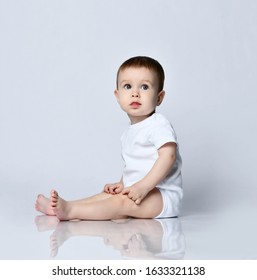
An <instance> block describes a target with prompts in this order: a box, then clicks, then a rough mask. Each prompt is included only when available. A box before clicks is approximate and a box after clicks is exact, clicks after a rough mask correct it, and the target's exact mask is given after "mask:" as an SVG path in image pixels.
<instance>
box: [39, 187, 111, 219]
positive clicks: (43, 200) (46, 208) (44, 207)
mask: <svg viewBox="0 0 257 280" xmlns="http://www.w3.org/2000/svg"><path fill="white" fill-rule="evenodd" d="M111 196H112V194H108V193H105V192H101V193H98V194H96V195H93V196H90V197H86V198H83V199H80V200H75V201H74V203H81V204H84V203H91V202H95V201H100V200H103V199H106V198H109V197H111ZM50 198H51V195H50ZM35 209H36V210H37V211H39V212H41V213H44V214H46V215H50V216H55V213H54V212H53V209H52V206H51V201H50V199H49V198H47V197H45V196H44V195H42V194H39V195H38V197H37V200H36V203H35Z"/></svg>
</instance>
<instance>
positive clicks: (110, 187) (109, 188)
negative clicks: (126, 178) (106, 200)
mask: <svg viewBox="0 0 257 280" xmlns="http://www.w3.org/2000/svg"><path fill="white" fill-rule="evenodd" d="M123 189H124V185H123V177H121V179H120V181H119V182H118V183H114V184H106V185H105V187H104V192H106V193H110V194H118V193H120V192H121V191H122V190H123Z"/></svg>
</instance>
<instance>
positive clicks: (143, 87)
mask: <svg viewBox="0 0 257 280" xmlns="http://www.w3.org/2000/svg"><path fill="white" fill-rule="evenodd" d="M141 88H142V89H143V90H147V89H148V88H149V86H148V85H146V84H143V85H142V86H141Z"/></svg>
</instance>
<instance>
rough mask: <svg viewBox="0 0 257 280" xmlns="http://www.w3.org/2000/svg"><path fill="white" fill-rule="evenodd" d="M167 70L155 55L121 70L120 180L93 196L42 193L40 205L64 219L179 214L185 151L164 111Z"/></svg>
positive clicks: (40, 208) (135, 60) (118, 94)
mask: <svg viewBox="0 0 257 280" xmlns="http://www.w3.org/2000/svg"><path fill="white" fill-rule="evenodd" d="M163 85H164V71H163V68H162V66H161V65H160V63H159V62H158V61H156V60H154V59H152V58H150V57H144V56H137V57H133V58H130V59H128V60H127V61H125V62H124V63H123V64H122V65H121V66H120V68H119V70H118V73H117V81H116V90H115V91H114V94H115V97H116V99H117V101H118V103H119V105H120V107H121V108H122V110H123V111H125V112H126V113H127V115H128V117H129V119H130V123H131V124H130V125H129V127H128V128H127V129H126V130H125V132H124V133H123V135H122V137H121V145H122V158H123V160H124V170H123V174H122V177H121V179H120V181H119V182H117V183H113V184H107V185H105V187H104V190H103V191H102V192H101V193H99V194H96V195H94V196H91V197H87V198H84V199H80V200H75V201H66V200H64V199H63V198H61V197H60V196H59V194H58V192H57V191H56V190H52V191H51V194H50V198H47V197H45V196H43V195H42V194H40V195H38V197H37V200H36V205H35V208H36V210H38V211H40V212H42V213H44V214H46V215H55V216H57V218H58V219H59V220H73V219H80V220H110V219H122V218H128V217H133V218H168V217H176V216H178V215H179V211H180V207H181V200H182V196H183V190H182V177H181V165H182V161H181V157H180V154H179V149H178V143H177V138H176V134H175V132H174V129H173V128H172V126H171V124H170V123H169V121H168V120H167V119H166V118H165V117H164V116H163V115H161V114H160V113H156V111H155V110H156V107H157V106H159V105H160V104H161V103H162V101H163V98H164V95H165V91H164V90H163Z"/></svg>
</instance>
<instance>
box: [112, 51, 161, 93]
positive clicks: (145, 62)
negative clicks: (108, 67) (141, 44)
mask: <svg viewBox="0 0 257 280" xmlns="http://www.w3.org/2000/svg"><path fill="white" fill-rule="evenodd" d="M130 67H135V68H140V67H145V68H147V69H149V70H153V71H154V72H155V73H156V75H157V78H158V83H159V87H158V91H159V92H160V91H162V90H163V85H164V78H165V75H164V71H163V68H162V66H161V64H160V63H159V62H158V61H157V60H155V59H153V58H151V57H147V56H135V57H132V58H129V59H128V60H126V61H125V62H123V63H122V64H121V66H120V68H119V69H118V72H117V76H116V86H117V88H118V77H119V74H120V72H121V71H122V70H124V69H126V68H130Z"/></svg>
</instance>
